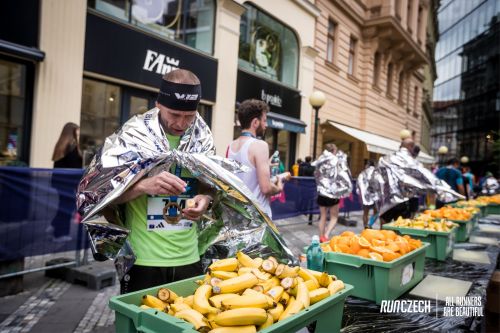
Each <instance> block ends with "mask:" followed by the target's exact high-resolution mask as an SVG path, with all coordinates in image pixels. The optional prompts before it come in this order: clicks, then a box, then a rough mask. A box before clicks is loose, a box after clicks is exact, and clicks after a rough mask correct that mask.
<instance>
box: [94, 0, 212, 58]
mask: <svg viewBox="0 0 500 333" xmlns="http://www.w3.org/2000/svg"><path fill="white" fill-rule="evenodd" d="M89 7H90V8H92V9H95V10H97V11H99V12H101V13H105V14H106V15H109V16H112V17H114V18H117V19H119V20H122V21H126V22H128V23H130V24H132V25H135V26H137V27H140V28H141V29H144V30H147V31H150V32H153V33H154V34H156V35H158V36H161V37H163V38H166V39H170V40H175V41H176V42H180V43H182V44H185V45H188V46H190V47H192V48H195V49H197V50H200V51H203V52H205V53H208V54H212V53H213V41H214V21H215V0H155V1H151V0H90V1H89Z"/></svg>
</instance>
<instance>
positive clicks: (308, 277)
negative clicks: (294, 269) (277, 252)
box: [299, 267, 319, 289]
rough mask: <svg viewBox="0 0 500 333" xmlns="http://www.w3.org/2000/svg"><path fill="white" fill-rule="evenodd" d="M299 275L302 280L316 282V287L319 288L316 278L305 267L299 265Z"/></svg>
mask: <svg viewBox="0 0 500 333" xmlns="http://www.w3.org/2000/svg"><path fill="white" fill-rule="evenodd" d="M299 276H300V277H301V278H303V279H304V282H307V281H313V283H315V284H316V288H319V282H318V280H317V279H316V278H315V277H314V275H312V273H311V272H309V271H308V270H307V269H305V268H302V267H299ZM316 288H315V289H316Z"/></svg>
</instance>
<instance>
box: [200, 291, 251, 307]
mask: <svg viewBox="0 0 500 333" xmlns="http://www.w3.org/2000/svg"><path fill="white" fill-rule="evenodd" d="M250 290H251V289H250ZM237 296H239V295H238V294H232V293H231V294H219V295H215V296H212V297H210V298H209V299H208V302H209V303H210V304H212V306H215V307H216V308H217V309H220V308H221V306H222V303H221V302H222V301H223V300H225V299H229V298H231V297H237Z"/></svg>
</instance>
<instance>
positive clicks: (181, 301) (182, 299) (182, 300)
mask: <svg viewBox="0 0 500 333" xmlns="http://www.w3.org/2000/svg"><path fill="white" fill-rule="evenodd" d="M182 303H184V297H182V296H179V297H177V298H176V299H175V301H174V304H182Z"/></svg>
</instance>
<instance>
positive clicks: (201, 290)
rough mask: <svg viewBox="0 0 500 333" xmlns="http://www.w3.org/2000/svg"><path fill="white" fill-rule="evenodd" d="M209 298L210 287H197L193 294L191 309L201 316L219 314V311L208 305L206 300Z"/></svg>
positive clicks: (205, 285)
mask: <svg viewBox="0 0 500 333" xmlns="http://www.w3.org/2000/svg"><path fill="white" fill-rule="evenodd" d="M210 296H212V286H210V285H208V284H204V285H203V286H200V287H198V289H196V291H195V293H194V300H193V309H195V310H196V311H198V312H199V313H201V314H206V313H211V312H212V313H217V312H219V309H217V308H215V307H213V306H211V305H210V304H209V303H208V298H209V297H210Z"/></svg>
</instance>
